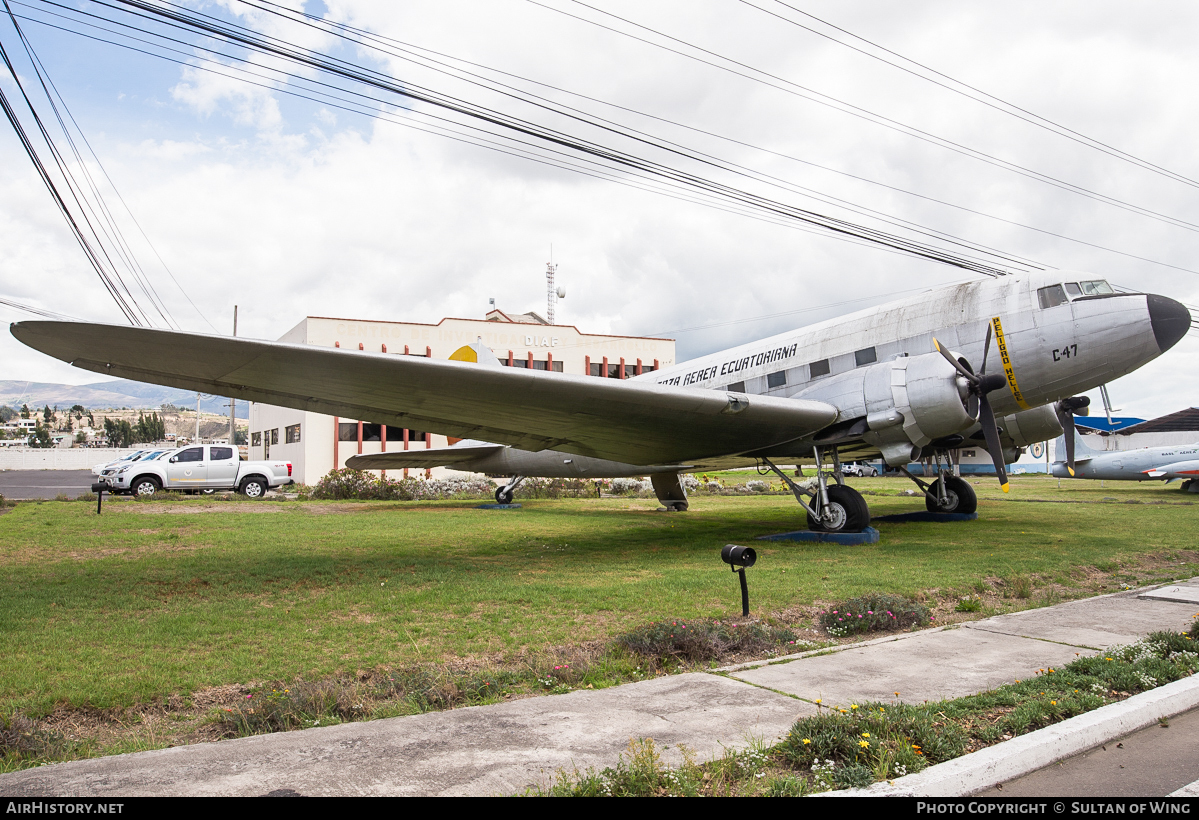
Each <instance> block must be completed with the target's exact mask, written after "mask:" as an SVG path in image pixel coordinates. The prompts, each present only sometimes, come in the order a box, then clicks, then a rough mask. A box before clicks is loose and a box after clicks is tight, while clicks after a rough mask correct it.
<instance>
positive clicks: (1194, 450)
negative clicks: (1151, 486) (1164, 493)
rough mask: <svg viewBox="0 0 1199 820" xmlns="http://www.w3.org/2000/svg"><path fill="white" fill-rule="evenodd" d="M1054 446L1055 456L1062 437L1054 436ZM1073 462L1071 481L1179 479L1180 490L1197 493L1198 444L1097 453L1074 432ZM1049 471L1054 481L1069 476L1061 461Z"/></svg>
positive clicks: (1062, 443) (1061, 450)
mask: <svg viewBox="0 0 1199 820" xmlns="http://www.w3.org/2000/svg"><path fill="white" fill-rule="evenodd" d="M1056 445H1057V449H1056V450H1055V452H1056V453H1059V454H1060V453H1064V452H1065V445H1066V438H1065V436H1064V435H1063V436H1059V437H1058V439H1057V441H1056ZM1074 461H1075V465H1074V476H1073V477H1074V478H1092V479H1094V478H1101V479H1106V480H1110V481H1165V482H1166V483H1169V482H1171V481H1178V480H1182V481H1184V482H1185V483H1184V484H1183V485H1182V488H1183V490H1185V491H1188V492H1199V444H1191V445H1183V446H1181V447H1179V446H1174V447H1145V448H1143V449H1140V450H1115V451H1111V452H1101V451H1098V450H1092V449H1091V448H1090V447H1088V446H1087V445H1086V444H1084V443H1083V441H1082V439H1081V438H1080V437H1079V436H1078V434H1077V432H1076V433H1075V440H1074ZM1052 471H1053V474H1054V475H1055V476H1057V477H1058V478H1069V477H1070V472H1069V469H1068V468H1067V465H1066V462H1065V461H1064V460H1063V461H1055V462H1054V463H1053V466H1052Z"/></svg>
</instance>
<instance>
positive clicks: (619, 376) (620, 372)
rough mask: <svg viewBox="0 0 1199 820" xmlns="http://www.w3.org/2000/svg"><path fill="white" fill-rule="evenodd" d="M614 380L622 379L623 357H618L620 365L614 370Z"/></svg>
mask: <svg viewBox="0 0 1199 820" xmlns="http://www.w3.org/2000/svg"><path fill="white" fill-rule="evenodd" d="M616 378H618V379H623V378H624V356H621V357H620V365H619V366H618V367H617V368H616Z"/></svg>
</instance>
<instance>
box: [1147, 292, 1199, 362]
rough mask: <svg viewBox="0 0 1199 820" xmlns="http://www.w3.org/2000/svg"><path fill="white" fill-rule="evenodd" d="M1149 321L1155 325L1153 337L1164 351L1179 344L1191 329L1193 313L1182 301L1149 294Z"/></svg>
mask: <svg viewBox="0 0 1199 820" xmlns="http://www.w3.org/2000/svg"><path fill="white" fill-rule="evenodd" d="M1147 299H1148V302H1149V323H1150V324H1151V325H1152V326H1153V337H1154V338H1155V339H1157V347H1158V349H1159V350H1161V352H1162V353H1165V352H1166V351H1167V350H1169V349H1170V348H1172V347H1174V345H1175V344H1177V342H1178V340H1179V339H1181V338H1182V337H1183V336H1185V335H1186V332H1187V331H1188V330H1190V329H1191V313H1190V311H1189V310H1187V309H1186V308H1185V307H1184V306H1183V305H1182V303H1181V302H1175V301H1174V300H1173V299H1170V298H1168V297H1165V296H1157V295H1155V294H1152V293H1150V294H1148V296H1147Z"/></svg>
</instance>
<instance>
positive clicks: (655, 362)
mask: <svg viewBox="0 0 1199 820" xmlns="http://www.w3.org/2000/svg"><path fill="white" fill-rule="evenodd" d="M661 366H662V365H660V364H658V360H657V359H654V372H655V373H657V372H658V368H660V367H661Z"/></svg>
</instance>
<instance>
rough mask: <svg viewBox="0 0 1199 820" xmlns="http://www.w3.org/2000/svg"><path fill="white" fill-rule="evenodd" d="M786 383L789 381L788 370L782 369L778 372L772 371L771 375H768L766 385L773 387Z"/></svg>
mask: <svg viewBox="0 0 1199 820" xmlns="http://www.w3.org/2000/svg"><path fill="white" fill-rule="evenodd" d="M786 383H787V371H786V370H780V371H778V372H777V373H771V374H770V375H769V376H767V377H766V387H767V388H771V389H773V388H775V387H782V386H783V385H784V384H786Z"/></svg>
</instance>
